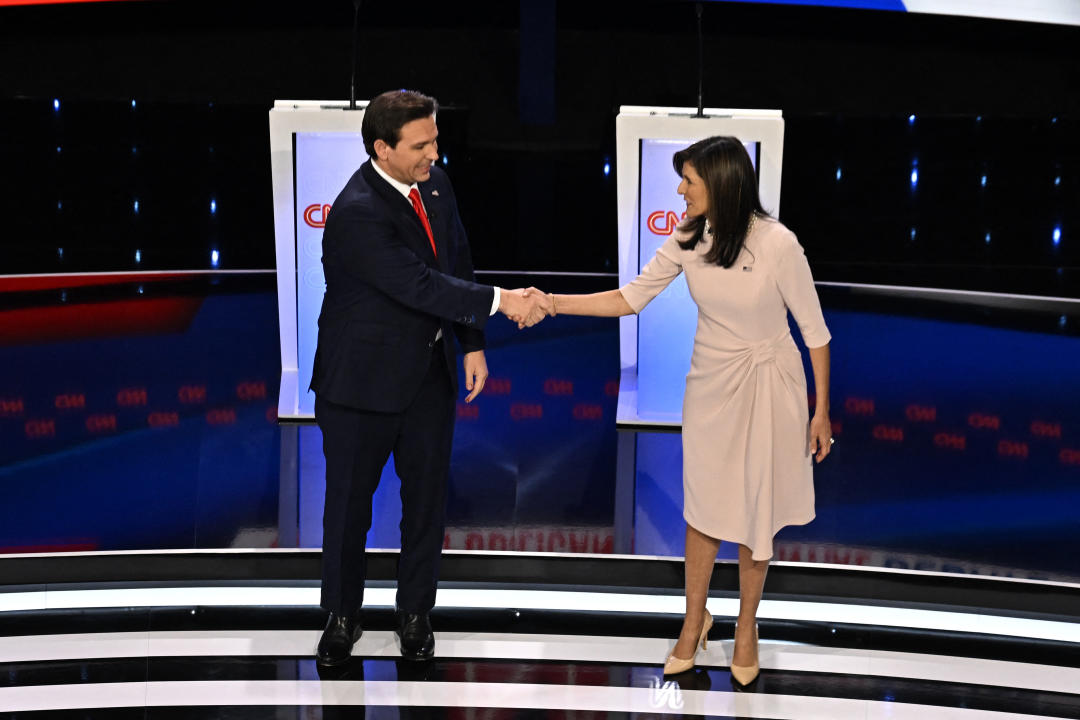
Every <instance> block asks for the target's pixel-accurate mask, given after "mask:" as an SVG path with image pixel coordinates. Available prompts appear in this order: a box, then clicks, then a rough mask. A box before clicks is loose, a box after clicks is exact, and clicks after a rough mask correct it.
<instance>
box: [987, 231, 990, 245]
mask: <svg viewBox="0 0 1080 720" xmlns="http://www.w3.org/2000/svg"><path fill="white" fill-rule="evenodd" d="M986 244H987V245H989V244H990V233H986Z"/></svg>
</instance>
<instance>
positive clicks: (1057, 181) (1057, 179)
mask: <svg viewBox="0 0 1080 720" xmlns="http://www.w3.org/2000/svg"><path fill="white" fill-rule="evenodd" d="M1054 187H1061V176H1060V175H1058V176H1057V177H1055V178H1054Z"/></svg>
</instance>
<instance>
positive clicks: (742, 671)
mask: <svg viewBox="0 0 1080 720" xmlns="http://www.w3.org/2000/svg"><path fill="white" fill-rule="evenodd" d="M736 629H737V628H736ZM757 644H758V628H757V625H755V626H754V645H755V649H756V646H757ZM754 655H757V653H756V652H755V653H754ZM732 656H733V657H734V651H732ZM760 673H761V663H760V661H758V662H755V663H754V664H753V665H736V664H735V663H731V677H732V679H733V680H735V682H737V683H738V684H739V685H741V686H743V687H746V686H747V685H749V684H750V683H752V682H754V681H755V680H757V678H758V675H759V674H760Z"/></svg>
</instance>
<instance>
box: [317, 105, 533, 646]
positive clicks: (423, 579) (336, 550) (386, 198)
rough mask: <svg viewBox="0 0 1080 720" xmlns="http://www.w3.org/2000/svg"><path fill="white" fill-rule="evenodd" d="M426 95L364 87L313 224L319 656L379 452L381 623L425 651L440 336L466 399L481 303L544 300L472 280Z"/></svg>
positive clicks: (478, 377) (440, 519) (349, 625)
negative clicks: (393, 549) (391, 521)
mask: <svg viewBox="0 0 1080 720" xmlns="http://www.w3.org/2000/svg"><path fill="white" fill-rule="evenodd" d="M436 109H437V105H436V103H435V101H434V100H433V99H432V98H429V97H426V96H424V95H421V94H419V93H415V92H410V91H405V90H401V91H391V92H388V93H383V94H382V95H380V96H378V97H377V98H375V99H374V100H372V101H371V103H370V104H369V105H368V107H367V110H366V111H365V114H364V119H363V123H362V126H361V133H362V135H363V139H364V147H365V148H366V150H367V152H368V155H369V156H370V158H371V159H370V160H369V161H367V162H365V163H364V164H363V165H362V166H361V167H360V169H359V170H358V171H357V172H356V173H354V174H353V176H352V177H351V178H350V179H349V182H348V183H347V184H346V185H345V188H344V189H343V190H342V191H341V194H339V195H338V197H337V199H336V200H334V204H333V207H332V209H331V210H330V213H329V215H328V216H327V218H326V228H325V230H324V232H323V257H322V261H323V268H324V270H325V275H326V295H325V297H324V299H323V304H322V312H321V314H320V315H319V342H318V347H317V349H316V352H315V367H314V372H313V375H312V378H311V389H312V390H314V391H315V420H316V422H317V423H318V424H319V428H320V429H321V430H322V435H323V453H324V454H325V456H326V505H325V510H324V514H323V558H322V561H323V571H322V601H321V603H322V606H323V607H324V608H326V609H327V610H329V611H330V618H329V621H328V622H327V625H326V629H325V630H324V631H323V635H322V638H321V639H320V641H319V646H318V650H317V652H316V656H317V659H318V661H319V663H320V664H323V665H336V664H340V663H343V662H345V661H347V660H348V659H349V656H350V652H351V650H352V646H353V644H354V643H355V642H356V640H357V639H358V638H359V637H360V633H361V624H360V608H361V605H362V603H363V596H364V578H365V574H366V566H365V560H364V551H365V541H366V537H367V532H368V529H369V528H370V526H371V498H372V495H373V494H374V492H375V487H376V485H377V484H378V482H379V477H380V475H381V474H382V469H383V467H384V466H385V465H386V462H387V460H388V459H389V456H390V453H391V452H392V453H393V455H394V468H395V470H396V471H397V474H398V477H399V478H400V479H401V499H402V519H401V556H400V560H399V563H398V590H397V600H396V605H397V628H396V632H397V636H398V640H399V644H400V646H401V652H402V655H403V656H404V657H406V658H410V659H417V660H420V659H426V658H429V657H431V656H432V654H433V652H434V647H435V638H434V635H433V634H432V631H431V624H430V622H429V620H428V611H429V610H430V609H431V608H432V606H433V605H434V604H435V587H436V583H437V581H438V576H439V560H440V557H441V553H442V544H443V534H444V523H445V507H446V484H447V475H448V473H449V467H450V444H451V439H452V436H453V428H454V418H455V415H456V401H455V398H456V394H457V384H458V382H457V372H456V370H455V363H454V358H455V355H456V352H455V349H454V345H453V337H456V338H457V341H458V343H460V344H461V349H462V352H463V353H464V366H465V384H466V388H467V390H468V391H469V394H468V396H467V397H466V398H465V401H466V402H472V400H473V399H474V398H475V397H476V396H477V394H478V393H479V392H480V391H481V390H482V389H483V387H484V382H485V380H486V379H487V376H488V369H487V361H486V359H485V357H484V333H483V328H484V325H485V323H486V322H487V320H488V317H489V316H491V315H494V314H495V312H496V311H502V312H503V313H505V314H506V315H507V316H508V317H510V318H511V319H512V320H514V321H515V322H517V323H518V324H519V325H532V324H535V323H536V322H539V320H540V319H542V318H543V317H544V316H545V315H546V314H548V311H549V310H550V308H547V307H545V306H544V303H545V302H547V298H546V296H543V295H542V294H534V295H531V296H528V297H526V296H525V295H524V294H523V293H522V292H521V291H520V290H514V291H509V290H502V289H500V288H496V287H492V286H489V285H480V284H477V283H475V282H473V267H472V259H471V256H470V253H469V245H468V241H467V240H466V237H465V229H464V227H462V224H461V219H460V218H459V216H458V209H457V201H456V199H455V197H454V190H453V188H452V187H451V186H450V181H449V179H448V178H447V177H446V173H444V172H443V171H442V170H441V169H439V168H436V167H432V163H433V162H434V161H435V160H437V159H438V157H439V155H438V142H437V137H438V128H437V127H436V124H435V111H436Z"/></svg>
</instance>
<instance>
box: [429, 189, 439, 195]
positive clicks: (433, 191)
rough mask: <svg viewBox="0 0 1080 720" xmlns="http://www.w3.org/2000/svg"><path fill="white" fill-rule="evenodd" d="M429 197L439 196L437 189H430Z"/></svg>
mask: <svg viewBox="0 0 1080 720" xmlns="http://www.w3.org/2000/svg"><path fill="white" fill-rule="evenodd" d="M431 197H439V191H438V190H432V191H431Z"/></svg>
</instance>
